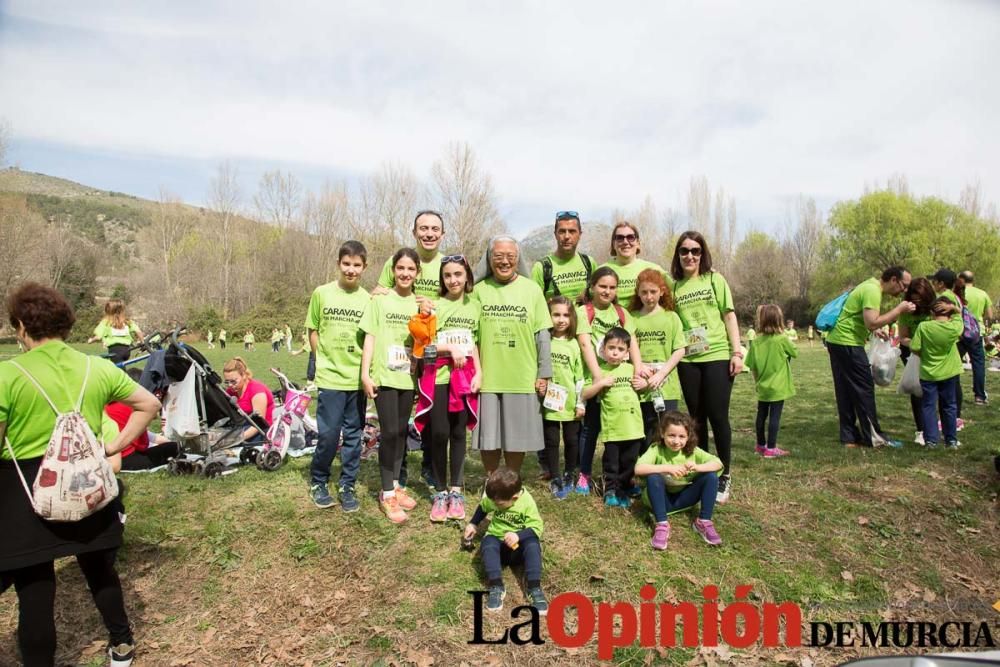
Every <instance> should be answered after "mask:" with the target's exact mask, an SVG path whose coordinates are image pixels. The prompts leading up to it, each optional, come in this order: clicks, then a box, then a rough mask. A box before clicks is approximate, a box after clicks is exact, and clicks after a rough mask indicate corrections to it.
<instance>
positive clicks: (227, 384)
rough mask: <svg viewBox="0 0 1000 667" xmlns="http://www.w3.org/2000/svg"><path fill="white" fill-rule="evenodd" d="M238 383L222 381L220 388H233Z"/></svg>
mask: <svg viewBox="0 0 1000 667" xmlns="http://www.w3.org/2000/svg"><path fill="white" fill-rule="evenodd" d="M239 383H240V381H239V380H223V381H222V386H223V387H235V386H236V385H238V384H239Z"/></svg>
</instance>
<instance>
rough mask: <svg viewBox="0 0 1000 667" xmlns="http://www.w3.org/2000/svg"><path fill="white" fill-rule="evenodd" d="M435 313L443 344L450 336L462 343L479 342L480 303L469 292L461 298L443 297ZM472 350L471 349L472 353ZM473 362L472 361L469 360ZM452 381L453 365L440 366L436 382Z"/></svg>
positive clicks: (446, 382)
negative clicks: (453, 299)
mask: <svg viewBox="0 0 1000 667" xmlns="http://www.w3.org/2000/svg"><path fill="white" fill-rule="evenodd" d="M436 305H437V309H436V310H435V311H434V315H435V317H436V318H437V342H438V344H439V345H441V344H443V343H444V342H446V341H447V340H448V338H449V337H450V338H451V339H452V340H455V341H458V342H459V344H460V345H463V344H466V343H467V342H469V341H471V343H472V344H473V345H477V344H478V343H479V304H478V303H477V302H476V300H475V299H473V298H472V297H471V296H470V295H468V294H463V295H462V298H461V299H456V300H455V301H452V300H451V299H446V298H444V297H442V298H441V299H440V300H439V301H438V302H437V304H436ZM471 353H472V351H471V350H470V351H469V354H471ZM469 363H471V362H469ZM450 381H451V366H449V365H447V364H446V365H444V366H441V367H440V368H438V370H437V377H436V379H435V380H434V382H435V384H448V383H449V382H450Z"/></svg>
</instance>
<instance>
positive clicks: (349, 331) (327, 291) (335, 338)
mask: <svg viewBox="0 0 1000 667" xmlns="http://www.w3.org/2000/svg"><path fill="white" fill-rule="evenodd" d="M370 301H371V297H370V296H369V295H368V292H367V291H365V290H364V289H363V288H361V287H358V288H357V289H355V290H354V291H352V292H348V291H345V290H344V289H343V288H341V286H340V284H339V283H338V282H337V281H334V282H332V283H327V284H325V285H320V286H319V287H317V288H316V289H315V290H313V293H312V297H311V298H310V299H309V310H308V311H307V312H306V321H305V327H306V329H312V330H313V331H315V332H316V386H317V387H320V388H321V389H336V390H339V391H354V390H357V389H358V388H360V387H361V348H362V346H363V344H364V334H362V333H361V330H360V329H358V324H359V323H360V322H361V316H362V315H364V312H365V308H367V307H368V304H369V302H370Z"/></svg>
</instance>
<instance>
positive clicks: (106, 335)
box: [87, 299, 143, 364]
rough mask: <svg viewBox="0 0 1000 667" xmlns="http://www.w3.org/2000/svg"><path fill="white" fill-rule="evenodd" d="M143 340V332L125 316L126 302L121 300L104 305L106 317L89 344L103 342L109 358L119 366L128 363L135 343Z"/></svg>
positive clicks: (95, 330) (112, 300) (109, 301)
mask: <svg viewBox="0 0 1000 667" xmlns="http://www.w3.org/2000/svg"><path fill="white" fill-rule="evenodd" d="M142 338H143V335H142V331H141V330H140V329H139V327H138V325H136V323H135V322H134V321H133V320H132V318H130V317H128V316H127V315H126V314H125V302H124V301H122V300H121V299H109V300H108V302H107V303H105V304H104V317H103V318H101V321H100V323H99V324H98V325H97V327H96V328H95V329H94V335H93V336H91V337H90V338H89V339H87V342H88V343H96V342H97V341H101V343H102V344H103V345H104V347H105V348H106V349H107V350H108V357H109V358H110V359H111V361H113V362H114V363H116V364H118V363H121V362H123V361H128V357H129V353H130V352H131V350H130V348H131V346H132V343H133V341H136V340H142Z"/></svg>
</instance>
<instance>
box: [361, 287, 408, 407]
mask: <svg viewBox="0 0 1000 667" xmlns="http://www.w3.org/2000/svg"><path fill="white" fill-rule="evenodd" d="M416 314H417V299H416V297H414V296H413V294H410V296H406V297H403V296H400V295H399V294H397V293H396V291H395V290H391V291H390V292H389V293H388V294H380V295H379V296H376V297H372V298H371V300H370V301H369V302H368V306H367V307H366V308H365V313H364V315H362V316H361V322H360V323H359V324H358V326H359V327H360V328H361V330H362V331H364V332H365V333H366V334H371V335H372V336H375V352H374V357H373V359H372V368H371V369H370V372H371V378H372V381H374V382H375V385H376V386H378V387H391V388H392V389H413V376H412V375H410V350H411V349H412V347H413V337H412V336H411V335H410V329H409V324H410V318H412V317H413V316H414V315H416Z"/></svg>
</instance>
